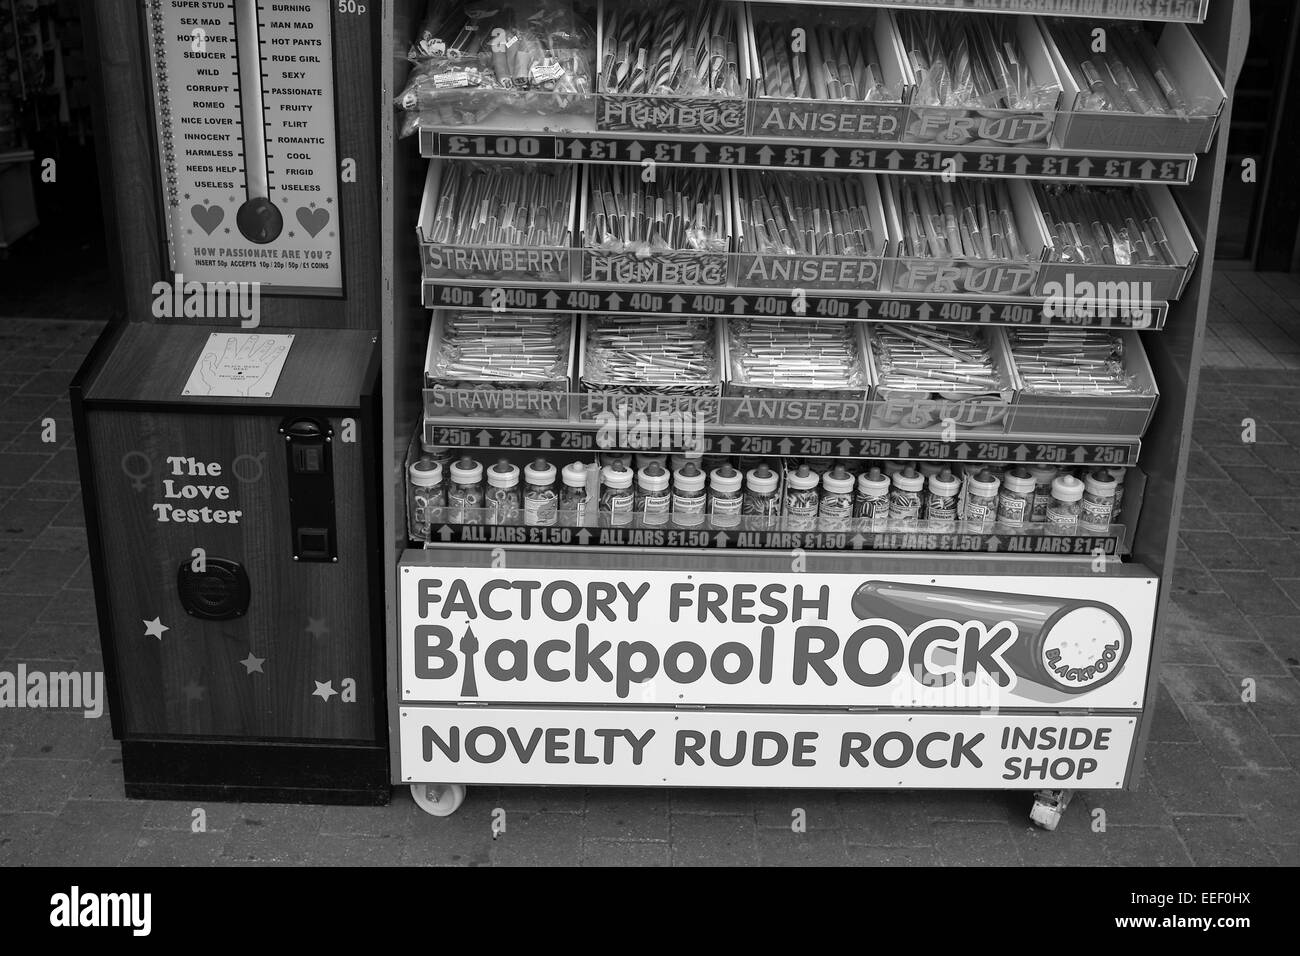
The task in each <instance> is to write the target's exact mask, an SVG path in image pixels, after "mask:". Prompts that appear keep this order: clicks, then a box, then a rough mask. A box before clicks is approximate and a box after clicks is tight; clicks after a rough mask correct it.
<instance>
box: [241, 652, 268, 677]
mask: <svg viewBox="0 0 1300 956" xmlns="http://www.w3.org/2000/svg"><path fill="white" fill-rule="evenodd" d="M239 663H241V664H243V665H244V671H245V673H248V674H265V673H266V671H264V670H262V665H263V664H265V663H266V658H265V657H254V656H253V652H252V651H249V652H248V656H247V657H245V658H244V659H243V660H242V661H240V662H239Z"/></svg>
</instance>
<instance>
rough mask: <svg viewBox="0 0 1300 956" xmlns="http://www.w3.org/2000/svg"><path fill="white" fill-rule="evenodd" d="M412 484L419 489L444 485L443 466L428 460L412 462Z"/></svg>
mask: <svg viewBox="0 0 1300 956" xmlns="http://www.w3.org/2000/svg"><path fill="white" fill-rule="evenodd" d="M411 484H413V485H415V486H416V487H418V488H432V487H433V486H434V485H440V484H442V465H440V464H438V463H437V462H436V461H429V460H428V459H426V458H421V459H419V460H418V461H413V462H411Z"/></svg>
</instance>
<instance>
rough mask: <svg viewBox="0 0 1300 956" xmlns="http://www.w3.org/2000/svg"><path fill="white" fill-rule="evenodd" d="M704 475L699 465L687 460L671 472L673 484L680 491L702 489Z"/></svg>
mask: <svg viewBox="0 0 1300 956" xmlns="http://www.w3.org/2000/svg"><path fill="white" fill-rule="evenodd" d="M704 481H705V475H704V472H703V471H701V470H700V467H699V465H697V464H695V462H693V461H688V462H686V464H684V465H682V467H680V468H678V469H677V470H676V471H674V472H673V484H674V485H676V486H677V487H678V488H680V489H681V490H682V491H703V490H704Z"/></svg>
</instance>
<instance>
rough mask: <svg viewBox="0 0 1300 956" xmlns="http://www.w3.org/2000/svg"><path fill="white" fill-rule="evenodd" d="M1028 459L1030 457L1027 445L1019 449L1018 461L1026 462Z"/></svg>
mask: <svg viewBox="0 0 1300 956" xmlns="http://www.w3.org/2000/svg"><path fill="white" fill-rule="evenodd" d="M1028 457H1029V449H1028V447H1026V446H1025V445H1021V446H1020V447H1019V448H1017V449H1016V461H1024V460H1025V459H1026V458H1028Z"/></svg>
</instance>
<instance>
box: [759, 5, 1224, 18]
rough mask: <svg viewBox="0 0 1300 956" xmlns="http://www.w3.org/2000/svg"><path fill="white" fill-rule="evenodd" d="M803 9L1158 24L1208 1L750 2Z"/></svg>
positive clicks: (1200, 9)
mask: <svg viewBox="0 0 1300 956" xmlns="http://www.w3.org/2000/svg"><path fill="white" fill-rule="evenodd" d="M750 2H752V3H768V2H772V3H777V2H779V3H783V4H786V3H788V4H794V5H803V6H835V7H888V8H890V9H893V10H908V9H911V10H960V11H970V12H978V11H985V12H988V13H1017V14H1029V15H1043V14H1051V15H1052V16H1054V17H1089V18H1098V19H1100V18H1107V19H1111V20H1150V21H1154V22H1158V23H1203V22H1205V15H1206V12H1207V10H1208V9H1209V2H1210V0H1062V2H1058V3H1053V4H1050V7H1051V9H1048V10H1045V9H1044V6H1046V5H1045V4H1044V3H1042V0H932V2H929V3H917V2H916V0H750Z"/></svg>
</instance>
